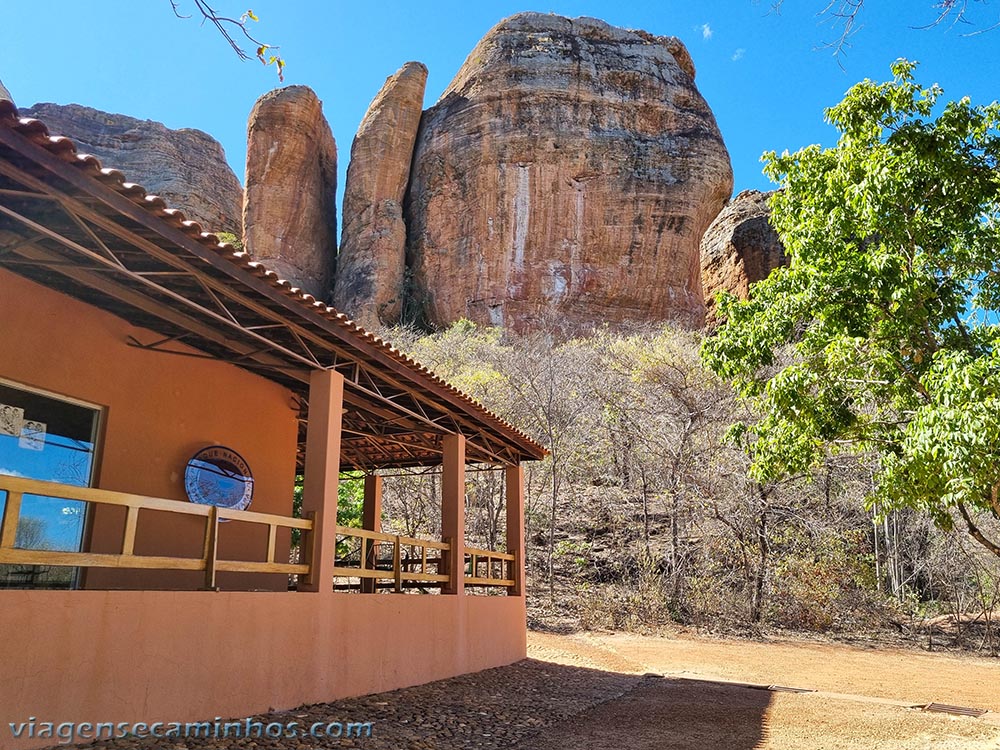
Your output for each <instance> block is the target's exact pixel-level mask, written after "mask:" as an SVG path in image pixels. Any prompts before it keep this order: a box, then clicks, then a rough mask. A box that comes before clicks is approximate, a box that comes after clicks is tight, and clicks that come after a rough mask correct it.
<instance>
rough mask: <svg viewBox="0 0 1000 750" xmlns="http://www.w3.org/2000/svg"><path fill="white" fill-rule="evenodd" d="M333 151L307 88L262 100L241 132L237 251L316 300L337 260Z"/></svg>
mask: <svg viewBox="0 0 1000 750" xmlns="http://www.w3.org/2000/svg"><path fill="white" fill-rule="evenodd" d="M336 193H337V144H336V143H335V142H334V140H333V133H331V132H330V125H329V124H328V123H327V121H326V117H324V116H323V104H322V102H320V100H319V99H318V98H317V96H316V94H315V93H313V91H312V89H310V88H308V87H306V86H287V87H285V88H280V89H275V90H274V91H271V92H269V93H267V94H264V95H263V96H262V97H261V98H260V99H258V100H257V102H256V104H254V107H253V110H252V111H251V112H250V121H249V123H248V125H247V170H246V192H245V196H244V200H243V243H244V247H245V249H246V250H247V252H249V253H250V255H251V256H253V258H254V259H256V260H259V261H261V262H262V263H264V264H265V265H267V266H268V267H269V268H271V269H272V270H274V271H275V272H276V273H278V274H279V275H280V276H281V277H282V278H285V279H287V280H288V281H290V282H292V283H293V284H295V285H296V286H299V287H301V288H302V289H304V290H305V291H307V292H309V293H310V294H313V295H315V296H316V297H318V298H320V299H322V300H329V299H330V298H331V294H330V288H331V285H332V279H333V271H334V264H335V262H336V255H337V239H336V238H337V210H336Z"/></svg>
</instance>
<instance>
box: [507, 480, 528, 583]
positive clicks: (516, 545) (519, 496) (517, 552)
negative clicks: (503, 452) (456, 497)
mask: <svg viewBox="0 0 1000 750" xmlns="http://www.w3.org/2000/svg"><path fill="white" fill-rule="evenodd" d="M504 475H505V476H504V478H505V480H506V492H505V499H506V502H507V553H508V554H510V555H514V562H513V563H512V564H511V567H512V568H513V569H512V570H511V571H510V577H511V578H512V579H513V580H514V585H513V586H511V587H510V588H509V589H507V591H508V593H510V595H511V596H524V467H523V466H522V465H521V464H517V465H516V466H508V467H507V468H506V469H505V470H504Z"/></svg>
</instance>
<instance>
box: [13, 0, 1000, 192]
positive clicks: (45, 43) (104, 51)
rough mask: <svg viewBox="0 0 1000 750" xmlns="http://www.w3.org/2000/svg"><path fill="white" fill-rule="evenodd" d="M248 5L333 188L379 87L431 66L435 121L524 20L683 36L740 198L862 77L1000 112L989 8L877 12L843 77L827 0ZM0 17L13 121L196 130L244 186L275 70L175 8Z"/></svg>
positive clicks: (865, 23)
mask: <svg viewBox="0 0 1000 750" xmlns="http://www.w3.org/2000/svg"><path fill="white" fill-rule="evenodd" d="M244 2H248V3H252V6H251V7H252V8H253V10H254V11H255V13H256V14H257V15H258V16H259V18H260V19H261V20H260V22H259V23H258V24H256V25H255V31H256V32H257V33H258V36H259V37H260V38H261V39H263V41H265V42H270V43H273V44H280V45H281V54H282V55H283V56H284V57H285V59H286V60H287V63H288V67H287V70H286V80H285V83H286V84H305V85H308V86H311V87H312V88H313V89H315V90H316V92H317V93H318V95H319V96H320V98H321V99H322V100H323V103H324V110H325V112H326V114H327V118H328V119H329V120H330V124H331V127H332V128H333V131H334V135H335V137H336V139H337V144H338V150H339V166H340V172H341V180H340V183H341V189H342V187H343V175H344V173H345V171H346V168H347V160H348V156H349V154H350V146H351V140H352V138H353V135H354V132H355V130H356V129H357V126H358V123H359V122H360V120H361V117H362V116H363V114H364V112H365V109H366V108H367V106H368V104H369V102H370V101H371V99H372V97H373V96H374V95H375V94H376V92H377V91H378V89H379V88H380V87H381V85H382V83H383V82H384V80H385V78H386V77H387V76H389V75H391V74H392V73H393V72H395V71H396V70H397V68H398V67H399V66H400V65H401V64H402V63H404V62H406V61H407V60H420V61H422V62H424V63H425V64H426V65H427V66H428V68H429V71H430V74H429V78H428V90H427V99H426V105H427V106H430V105H431V104H433V102H434V101H436V99H437V98H438V96H439V95H440V93H441V91H442V90H443V89H444V88H445V87H446V86H447V85H448V83H449V81H450V80H451V78H452V77H453V76H454V74H455V73H456V72H457V70H458V68H459V67H460V66H461V64H462V62H463V61H464V59H465V57H466V56H467V55H468V53H469V52H470V51H471V50H472V47H473V46H474V45H475V43H476V42H477V41H478V39H479V38H480V37H482V35H483V34H485V33H486V31H488V30H489V28H490V27H491V26H493V25H494V24H495V23H496V22H497V21H498V20H500V19H501V18H503V17H505V16H508V15H510V14H512V13H515V12H517V11H521V10H537V11H541V12H554V13H558V14H560V15H567V16H573V17H575V16H595V17H598V18H602V19H604V20H606V21H608V22H610V23H612V24H615V25H619V26H626V27H630V28H641V29H645V30H647V31H650V32H652V33H655V34H671V35H674V36H678V37H680V38H681V39H682V40H683V41H684V43H685V44H686V45H687V47H688V49H689V50H690V52H691V55H692V57H693V59H694V62H695V66H696V67H697V69H698V75H697V79H696V82H697V84H698V87H699V88H700V90H701V92H702V94H703V95H704V96H705V98H706V99H707V100H708V102H709V104H710V106H711V107H712V109H713V111H714V112H715V115H716V118H717V120H718V122H719V126H720V129H721V130H722V134H723V137H724V139H725V141H726V145H727V147H728V149H729V152H730V156H731V158H732V161H733V168H734V171H735V175H736V190H741V189H746V188H766V187H767V184H768V183H767V180H766V178H764V177H763V176H762V175H761V172H760V169H761V165H760V162H759V158H760V154H761V152H763V151H765V150H769V149H775V150H778V151H781V150H784V149H786V148H787V149H789V150H795V149H797V148H799V147H801V146H803V145H806V144H809V143H822V144H824V145H831V142H832V130H831V129H830V128H829V127H828V126H826V125H824V124H823V121H822V111H823V108H824V107H827V106H830V105H832V104H835V103H836V102H837V101H839V100H840V98H841V96H842V95H843V93H844V91H846V89H847V88H848V87H849V86H850V85H851V84H852V83H854V82H856V81H858V80H861V79H862V78H865V77H870V78H877V79H884V78H887V77H888V76H889V72H888V66H889V63H890V62H891V61H892V60H894V59H896V58H898V57H908V58H910V59H915V60H919V61H920V62H921V67H920V69H919V70H918V80H919V81H920V82H922V83H927V84H929V83H932V82H937V83H939V84H940V85H941V86H943V87H944V89H945V94H946V97H947V98H958V97H960V96H964V95H968V96H970V97H971V98H972V100H973V101H974V102H980V103H985V102H989V101H993V100H994V99H996V98H998V97H1000V93H998V87H997V80H998V77H997V75H996V60H997V58H998V57H1000V55H998V53H1000V29H998V30H996V31H993V32H987V33H982V34H978V35H974V36H967V35H966V34H967V32H969V31H975V30H977V29H983V28H985V27H988V26H990V25H992V24H993V23H996V22H997V21H998V20H1000V6H998V5H986V4H980V3H974V4H971V7H970V15H971V18H972V20H973V21H975V25H974V26H968V25H962V24H958V25H949V24H943V25H940V26H938V27H935V28H931V29H919V28H916V27H917V26H920V25H923V24H927V23H929V22H930V21H932V20H933V19H934V17H935V11H934V10H933V4H934V3H933V0H869V1H868V6H869V7H866V8H865V9H864V13H863V15H862V18H861V23H862V26H861V28H860V30H859V31H858V32H857V33H856V34H855V35H854V36H853V38H852V41H851V47H850V48H849V49H847V50H846V53H845V54H844V55H843V56H842V57H841V59H840V64H838V62H837V60H835V59H834V57H833V56H832V55H831V53H830V51H829V50H825V49H821V46H822V45H823V43H824V42H827V41H830V40H833V39H835V38H836V37H837V36H838V34H839V30H838V29H836V28H834V27H833V26H832V25H831V23H830V18H829V17H825V18H824V17H822V16H819V15H817V14H818V12H819V11H820V10H821V9H822V8H823V7H824V6H825V5H826V0H787V1H786V2H785V5H784V7H783V8H782V10H781V12H780V13H778V14H775V13H773V12H770V0H757V1H756V2H755V0H727V1H725V2H723V1H721V0H718V1H710V0H706V1H703V2H690V0H688V1H687V2H673V1H672V0H657V1H655V2H653V1H650V2H628V1H623V0H619V1H618V2H608V1H607V0H601V1H596V0H595V1H592V2H583V1H580V0H577V1H575V2H573V1H569V0H566V1H556V0H547V2H545V4H544V5H532V4H531V3H530V2H529V0H522V1H521V2H506V1H505V2H487V1H483V2H450V1H449V2H446V1H443V0H442V1H441V2H434V1H433V0H428V1H427V2H422V3H418V2H412V1H411V2H395V1H385V2H347V1H346V0H329V1H324V2H320V1H319V0H309V1H307V0H298V1H297V2H288V1H287V0H285V2H281V1H280V0H244ZM179 4H180V6H181V8H182V9H185V8H186V9H191V8H192V6H193V3H192V2H191V0H179ZM214 4H215V7H216V8H217V9H219V10H220V11H226V12H232V13H233V14H236V15H238V14H239V13H241V12H242V11H243V10H245V9H246V6H245V5H244V4H243V2H238V1H234V0H215V3H214ZM0 7H2V16H3V23H2V26H0V45H2V48H3V49H4V51H5V54H4V62H3V63H2V65H0V80H3V82H4V84H5V85H6V86H7V87H8V88H9V89H10V91H11V93H12V95H13V97H14V99H15V101H16V102H17V103H18V104H19V105H21V106H28V105H30V104H33V103H35V102H38V101H52V102H57V103H69V102H76V103H80V104H86V105H89V106H92V107H96V108H98V109H103V110H107V111H111V112H121V113H125V114H129V115H132V116H134V117H140V118H149V119H153V120H158V121H161V122H163V123H165V124H166V125H168V126H170V127H193V128H199V129H201V130H204V131H206V132H208V133H210V134H211V135H213V136H214V137H216V138H217V139H218V140H220V141H221V142H222V144H223V146H224V148H225V150H226V154H227V157H228V159H229V162H230V164H231V165H232V167H233V168H234V170H235V172H236V174H237V175H238V176H239V177H240V178H241V179H242V177H243V162H244V159H245V137H246V118H247V115H248V113H249V111H250V108H251V107H252V106H253V103H254V101H255V100H256V98H257V97H258V96H260V95H261V94H263V93H264V92H266V91H268V90H269V89H271V88H273V87H275V86H277V85H279V84H278V82H277V79H276V77H275V74H274V71H273V69H272V68H264V67H263V66H261V65H260V64H259V63H257V62H243V63H241V62H240V61H239V60H238V59H237V58H236V56H235V55H234V54H233V53H232V52H231V50H230V49H229V48H228V46H227V45H226V44H225V42H224V40H223V39H222V38H221V37H220V36H219V35H218V33H217V32H215V31H214V30H213V29H211V28H209V27H207V26H204V27H203V26H200V25H199V24H198V23H197V22H196V20H195V19H194V18H192V19H189V20H179V19H177V18H175V17H174V15H173V13H172V11H171V9H170V3H169V1H168V0H141V2H140V1H137V0H95V2H91V3H79V2H69V1H68V0H53V1H50V2H40V1H37V0H36V1H35V2H21V1H20V0H0Z"/></svg>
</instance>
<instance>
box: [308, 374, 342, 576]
mask: <svg viewBox="0 0 1000 750" xmlns="http://www.w3.org/2000/svg"><path fill="white" fill-rule="evenodd" d="M343 411H344V376H343V375H341V374H340V373H338V372H336V371H334V370H314V371H313V373H312V375H311V376H310V378H309V424H308V427H307V429H306V466H305V484H304V486H303V489H302V512H303V515H305V514H306V513H309V512H313V513H315V525H314V526H313V531H312V537H313V538H312V544H311V547H312V555H311V559H310V560H308V562H309V564H310V565H311V569H310V572H309V575H308V576H307V577H305V578H304V580H300V581H299V591H320V592H323V593H332V592H333V563H334V558H335V556H336V552H337V485H338V482H339V478H340V428H341V422H342V417H343ZM303 562H307V561H306V560H303Z"/></svg>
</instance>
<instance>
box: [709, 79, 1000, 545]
mask: <svg viewBox="0 0 1000 750" xmlns="http://www.w3.org/2000/svg"><path fill="white" fill-rule="evenodd" d="M915 67H916V66H915V64H914V63H911V62H907V61H905V60H900V61H897V62H896V63H895V64H894V65H893V66H892V72H893V75H894V79H893V80H892V81H890V82H887V83H876V82H872V81H869V80H865V81H863V82H861V83H859V84H857V85H856V86H854V87H852V88H851V89H850V90H849V91H848V93H847V95H846V97H845V98H844V100H843V101H842V102H841V103H840V104H838V105H837V106H835V107H832V108H831V109H829V110H827V112H826V117H827V120H828V121H829V122H830V124H832V125H833V126H834V127H836V128H837V130H838V131H839V133H840V135H839V140H838V142H837V145H836V147H835V148H830V149H821V148H820V147H819V146H809V147H807V148H804V149H802V150H801V151H799V152H797V153H795V154H788V153H785V154H783V155H780V156H779V155H777V154H775V153H773V152H772V153H768V154H765V155H764V162H765V164H766V166H765V172H766V174H767V175H768V176H769V177H770V178H771V179H772V180H774V181H775V182H777V183H778V184H779V185H780V186H781V190H780V191H779V192H778V193H776V195H775V196H774V198H773V200H772V205H771V207H772V222H773V223H774V226H775V227H776V229H777V230H778V232H779V234H780V235H781V238H782V240H783V241H784V243H785V247H786V250H787V252H788V255H789V258H790V265H789V267H787V268H781V269H778V270H777V271H776V272H774V273H773V274H771V275H770V276H769V277H768V278H767V279H766V280H764V281H762V282H760V283H759V284H757V285H755V286H754V287H753V289H752V290H751V294H750V299H748V300H746V301H739V300H736V299H734V298H732V297H723V298H721V299H720V309H721V311H722V314H723V315H724V316H725V317H726V318H727V322H726V323H725V325H723V326H722V327H721V328H720V330H719V332H718V334H717V335H716V336H715V337H714V338H712V339H710V340H708V341H706V343H705V344H704V346H703V350H702V354H703V357H704V358H705V361H706V363H707V364H708V365H709V366H710V367H711V368H712V369H713V370H714V371H715V372H717V373H718V374H720V375H722V376H723V377H726V378H728V379H731V380H732V381H733V382H734V384H735V385H736V387H737V389H738V391H739V393H740V394H741V396H742V397H743V398H744V399H746V400H748V401H750V402H751V403H752V405H753V407H754V409H755V413H756V414H759V415H760V418H759V420H758V421H757V422H756V423H753V424H739V425H736V426H734V428H733V429H732V431H731V436H732V437H734V438H739V439H741V440H742V442H743V444H744V446H745V447H746V449H747V451H748V453H749V455H750V457H751V459H752V461H751V473H752V475H753V477H754V478H755V479H756V480H757V481H760V482H762V483H769V482H775V481H778V480H780V479H782V478H784V477H788V476H794V475H796V474H800V473H803V472H807V471H810V470H811V469H814V468H815V467H817V466H818V465H820V463H821V462H822V461H823V460H824V459H825V458H826V457H827V456H829V455H830V454H836V453H843V452H847V451H853V452H866V453H870V454H872V455H873V456H875V457H876V458H877V459H878V461H879V466H880V469H879V474H878V477H877V482H876V490H875V493H874V495H873V497H872V498H871V502H873V503H877V504H878V507H880V508H882V509H885V508H900V507H912V508H916V509H920V510H922V511H925V512H928V513H930V514H931V516H932V517H933V519H934V520H935V522H936V523H937V524H938V525H940V526H941V527H943V528H945V529H951V528H952V526H953V523H954V519H955V518H956V515H955V513H954V512H955V511H957V515H958V516H960V517H961V518H962V520H963V521H964V525H965V527H966V528H967V529H968V531H969V533H970V534H971V535H972V536H973V537H974V538H975V539H976V540H977V541H978V542H979V543H980V544H982V545H983V546H984V547H986V548H987V549H989V550H990V551H991V552H992V553H993V554H995V555H997V556H1000V544H998V541H997V538H996V534H995V533H993V534H992V535H990V534H989V533H988V532H987V531H985V530H984V529H983V528H981V527H980V524H979V522H978V520H979V519H980V518H981V517H983V516H985V517H990V516H991V517H992V518H993V520H994V521H997V520H1000V501H998V497H997V495H998V488H1000V352H998V347H997V344H998V341H1000V326H998V311H1000V251H998V249H1000V225H998V219H1000V172H998V169H997V161H998V156H1000V133H998V125H1000V105H998V104H997V103H993V104H990V105H988V106H975V105H973V104H971V103H970V102H969V100H968V99H962V100H960V101H955V102H950V103H947V104H944V105H941V104H939V101H938V100H939V98H940V97H941V94H942V91H941V89H940V88H938V87H937V86H936V85H935V86H931V87H929V88H923V87H921V86H919V85H918V84H916V83H915V82H914V80H913V72H914V69H915Z"/></svg>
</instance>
